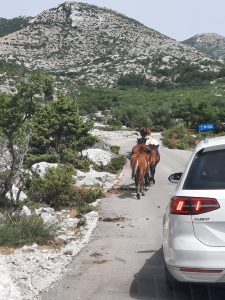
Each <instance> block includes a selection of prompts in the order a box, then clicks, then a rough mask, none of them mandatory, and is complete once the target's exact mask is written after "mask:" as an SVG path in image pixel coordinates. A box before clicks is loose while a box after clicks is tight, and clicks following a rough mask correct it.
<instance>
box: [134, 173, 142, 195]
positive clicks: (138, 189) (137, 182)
mask: <svg viewBox="0 0 225 300" xmlns="http://www.w3.org/2000/svg"><path fill="white" fill-rule="evenodd" d="M135 184H136V193H137V199H140V198H141V197H140V188H141V187H140V181H139V180H138V179H137V177H135Z"/></svg>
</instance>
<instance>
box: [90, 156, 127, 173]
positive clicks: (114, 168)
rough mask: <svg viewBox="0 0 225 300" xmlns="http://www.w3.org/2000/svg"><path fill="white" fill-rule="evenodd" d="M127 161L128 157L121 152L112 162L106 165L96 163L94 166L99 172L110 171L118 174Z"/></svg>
mask: <svg viewBox="0 0 225 300" xmlns="http://www.w3.org/2000/svg"><path fill="white" fill-rule="evenodd" d="M125 163H126V157H125V156H124V155H122V154H121V155H117V156H115V157H113V158H112V159H111V162H110V163H109V164H108V165H106V166H103V165H98V164H95V163H94V164H93V167H94V169H95V170H96V171H98V172H109V173H113V174H116V173H118V172H119V171H120V170H122V169H123V167H124V165H125Z"/></svg>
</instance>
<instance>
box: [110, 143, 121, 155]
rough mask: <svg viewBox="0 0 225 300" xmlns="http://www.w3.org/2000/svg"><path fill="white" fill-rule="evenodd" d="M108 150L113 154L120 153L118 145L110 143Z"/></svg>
mask: <svg viewBox="0 0 225 300" xmlns="http://www.w3.org/2000/svg"><path fill="white" fill-rule="evenodd" d="M110 151H111V152H112V153H113V154H115V155H118V154H119V153H120V146H114V145H111V146H110Z"/></svg>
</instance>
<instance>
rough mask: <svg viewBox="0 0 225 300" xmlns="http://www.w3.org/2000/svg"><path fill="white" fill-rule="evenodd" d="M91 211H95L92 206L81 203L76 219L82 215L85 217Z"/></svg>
mask: <svg viewBox="0 0 225 300" xmlns="http://www.w3.org/2000/svg"><path fill="white" fill-rule="evenodd" d="M93 210H95V207H94V206H93V205H90V204H88V203H83V204H82V205H80V206H79V207H78V209H77V217H78V218H80V217H82V216H83V215H85V214H87V213H89V212H91V211H93Z"/></svg>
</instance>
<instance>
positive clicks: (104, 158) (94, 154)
mask: <svg viewBox="0 0 225 300" xmlns="http://www.w3.org/2000/svg"><path fill="white" fill-rule="evenodd" d="M83 155H84V156H87V157H88V159H90V160H91V161H93V162H95V163H97V164H99V165H101V164H102V165H103V166H106V165H108V164H109V163H110V162H111V159H112V158H113V157H114V155H113V154H112V153H111V152H109V151H105V150H102V149H88V150H84V151H83Z"/></svg>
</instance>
